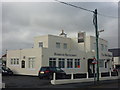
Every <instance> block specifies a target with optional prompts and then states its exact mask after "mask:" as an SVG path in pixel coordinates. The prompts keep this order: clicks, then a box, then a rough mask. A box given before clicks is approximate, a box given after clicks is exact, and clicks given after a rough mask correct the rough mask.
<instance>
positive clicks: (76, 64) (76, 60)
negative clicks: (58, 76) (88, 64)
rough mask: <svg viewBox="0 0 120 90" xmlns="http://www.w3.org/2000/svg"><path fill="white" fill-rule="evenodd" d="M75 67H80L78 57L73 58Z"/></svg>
mask: <svg viewBox="0 0 120 90" xmlns="http://www.w3.org/2000/svg"><path fill="white" fill-rule="evenodd" d="M75 68H80V59H75Z"/></svg>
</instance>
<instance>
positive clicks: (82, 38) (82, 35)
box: [78, 32, 85, 43]
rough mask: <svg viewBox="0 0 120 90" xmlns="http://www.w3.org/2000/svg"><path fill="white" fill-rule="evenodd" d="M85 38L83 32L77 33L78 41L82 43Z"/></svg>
mask: <svg viewBox="0 0 120 90" xmlns="http://www.w3.org/2000/svg"><path fill="white" fill-rule="evenodd" d="M84 38H85V32H79V33H78V43H83V42H84Z"/></svg>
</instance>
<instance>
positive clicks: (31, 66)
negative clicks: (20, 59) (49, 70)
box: [28, 57, 35, 68]
mask: <svg viewBox="0 0 120 90" xmlns="http://www.w3.org/2000/svg"><path fill="white" fill-rule="evenodd" d="M34 64H35V58H34V57H31V58H28V68H34V66H35V65H34Z"/></svg>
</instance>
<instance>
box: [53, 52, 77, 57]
mask: <svg viewBox="0 0 120 90" xmlns="http://www.w3.org/2000/svg"><path fill="white" fill-rule="evenodd" d="M54 55H55V56H71V57H75V56H77V55H76V54H67V53H64V54H61V53H54Z"/></svg>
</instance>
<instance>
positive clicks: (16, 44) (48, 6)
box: [2, 2, 118, 50]
mask: <svg viewBox="0 0 120 90" xmlns="http://www.w3.org/2000/svg"><path fill="white" fill-rule="evenodd" d="M70 3H72V4H74V5H77V6H81V7H84V8H87V9H90V10H94V9H96V8H97V9H98V12H99V13H101V14H104V15H108V16H109V15H110V16H117V14H118V11H117V9H118V6H117V5H116V3H112V2H111V3H105V2H103V3H102V2H101V3H100V2H99V3H98V2H96V3H95V2H77V3H76V2H70ZM92 19H93V13H91V12H86V11H84V10H80V9H77V8H74V7H71V6H67V5H64V4H61V3H57V2H39V3H35V2H31V3H29V2H24V3H15V2H11V3H8V2H4V3H3V5H2V26H3V28H2V37H3V46H4V47H3V49H4V50H5V49H14V48H15V49H17V48H18V49H19V48H26V47H28V48H29V47H32V45H33V37H34V36H39V35H46V34H54V35H58V34H59V33H60V31H61V29H64V30H65V32H66V33H67V34H68V36H71V37H73V36H74V33H77V32H79V31H85V32H86V33H88V34H90V35H94V34H95V30H94V26H93V23H92ZM98 27H99V29H104V30H105V32H104V33H101V35H100V36H101V37H104V38H105V39H106V40H108V41H110V42H109V43H110V48H113V47H116V46H117V45H116V43H117V41H114V42H115V43H112V41H111V40H114V39H115V38H117V35H116V34H118V28H117V27H118V25H117V19H116V18H109V17H104V16H100V15H98ZM72 33H73V34H72ZM108 37H109V38H108Z"/></svg>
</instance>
